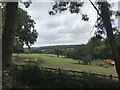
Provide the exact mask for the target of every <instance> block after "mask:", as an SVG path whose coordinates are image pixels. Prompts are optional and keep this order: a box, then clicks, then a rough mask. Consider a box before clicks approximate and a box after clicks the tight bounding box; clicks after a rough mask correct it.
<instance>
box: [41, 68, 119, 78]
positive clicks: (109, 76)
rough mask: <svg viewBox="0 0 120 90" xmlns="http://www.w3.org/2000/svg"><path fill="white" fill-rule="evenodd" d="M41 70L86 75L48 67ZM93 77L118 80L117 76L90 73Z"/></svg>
mask: <svg viewBox="0 0 120 90" xmlns="http://www.w3.org/2000/svg"><path fill="white" fill-rule="evenodd" d="M41 69H43V70H51V71H55V72H58V73H60V72H66V73H73V74H83V73H85V72H84V71H82V72H80V71H74V70H63V69H60V68H58V69H56V68H48V67H41ZM90 74H92V75H96V76H99V77H107V78H109V79H111V80H112V79H118V77H117V76H113V75H101V74H97V73H90Z"/></svg>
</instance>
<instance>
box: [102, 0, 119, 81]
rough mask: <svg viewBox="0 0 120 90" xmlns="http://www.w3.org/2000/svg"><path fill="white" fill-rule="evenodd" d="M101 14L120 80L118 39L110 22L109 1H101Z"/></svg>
mask: <svg viewBox="0 0 120 90" xmlns="http://www.w3.org/2000/svg"><path fill="white" fill-rule="evenodd" d="M100 5H101V8H100V10H101V15H102V19H103V24H104V26H105V29H106V32H107V37H108V40H109V43H110V47H111V50H112V54H113V58H114V61H115V66H116V71H117V74H118V78H119V80H120V56H119V54H118V49H117V44H116V39H115V36H114V34H113V31H112V25H111V22H110V11H109V8H108V4H107V1H106V2H101V3H100Z"/></svg>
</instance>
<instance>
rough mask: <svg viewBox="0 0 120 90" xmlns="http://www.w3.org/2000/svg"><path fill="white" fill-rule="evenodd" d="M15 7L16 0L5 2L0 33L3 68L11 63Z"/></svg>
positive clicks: (16, 4)
mask: <svg viewBox="0 0 120 90" xmlns="http://www.w3.org/2000/svg"><path fill="white" fill-rule="evenodd" d="M17 7H18V2H7V5H6V15H5V17H6V18H5V25H4V29H3V33H2V66H3V68H4V67H6V66H9V65H11V63H12V53H13V43H14V31H15V20H16V13H17Z"/></svg>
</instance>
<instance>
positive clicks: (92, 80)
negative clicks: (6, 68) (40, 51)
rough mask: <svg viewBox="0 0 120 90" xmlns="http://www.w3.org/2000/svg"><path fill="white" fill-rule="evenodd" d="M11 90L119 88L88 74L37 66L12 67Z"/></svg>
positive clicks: (115, 82) (111, 82) (112, 81)
mask: <svg viewBox="0 0 120 90" xmlns="http://www.w3.org/2000/svg"><path fill="white" fill-rule="evenodd" d="M10 72H11V73H10V74H9V75H10V77H11V76H12V81H11V84H12V85H11V86H12V88H119V86H120V84H119V83H118V81H115V80H110V79H107V78H105V77H98V76H95V75H93V74H90V73H86V72H85V73H82V74H75V73H74V74H73V73H68V72H65V71H61V70H57V71H55V70H50V69H45V68H42V67H38V65H37V64H35V63H34V64H27V65H24V66H17V65H16V66H14V67H13V68H12V70H11V71H10Z"/></svg>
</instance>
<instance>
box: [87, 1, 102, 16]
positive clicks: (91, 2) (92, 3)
mask: <svg viewBox="0 0 120 90" xmlns="http://www.w3.org/2000/svg"><path fill="white" fill-rule="evenodd" d="M89 1H90V3H91V4H92V6H93V7H94V8H95V10H96V11H97V14H98V15H99V16H100V17H102V15H101V14H100V13H99V11H98V9H97V8H96V7H95V5H94V4H93V2H92V1H91V0H89Z"/></svg>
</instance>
